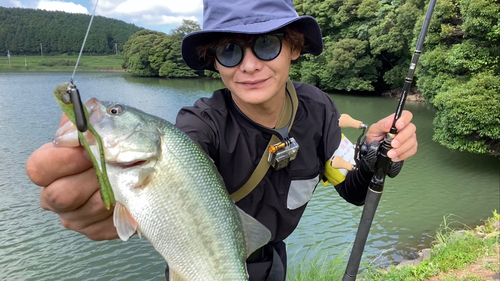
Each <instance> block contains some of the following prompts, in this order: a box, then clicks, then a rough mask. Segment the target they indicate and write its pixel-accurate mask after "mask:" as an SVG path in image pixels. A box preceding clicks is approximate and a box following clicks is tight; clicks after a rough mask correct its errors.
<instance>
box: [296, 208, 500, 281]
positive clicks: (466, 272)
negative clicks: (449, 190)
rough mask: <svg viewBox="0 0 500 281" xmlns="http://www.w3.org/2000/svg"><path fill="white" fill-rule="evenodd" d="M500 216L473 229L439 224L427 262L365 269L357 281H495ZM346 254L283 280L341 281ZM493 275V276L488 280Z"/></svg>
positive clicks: (499, 267)
mask: <svg viewBox="0 0 500 281" xmlns="http://www.w3.org/2000/svg"><path fill="white" fill-rule="evenodd" d="M499 221H500V215H499V214H498V213H497V212H496V211H494V212H493V216H492V217H491V218H489V219H488V220H486V221H485V223H484V225H482V226H478V227H476V228H474V229H470V228H466V229H451V228H450V227H449V225H450V224H449V222H447V221H446V219H445V221H444V222H443V225H442V226H441V228H440V229H439V230H438V232H437V235H436V236H435V241H434V243H433V244H432V245H431V255H430V258H429V259H424V260H423V261H422V262H421V263H420V264H418V265H416V266H404V267H400V266H391V268H390V269H381V268H373V267H372V268H369V269H368V270H367V271H365V272H361V273H360V274H359V275H358V280H370V281H418V280H421V281H462V280H463V281H465V280H470V281H482V280H498V279H493V278H497V276H498V273H499V272H500V253H499V248H500V238H499V237H500V231H499V226H498V224H499ZM348 254H349V253H341V255H340V256H338V257H337V258H335V259H333V260H332V259H330V260H327V259H321V258H316V259H314V260H312V261H306V260H304V261H303V262H302V263H300V264H298V265H295V266H294V267H292V268H291V269H290V270H289V273H288V276H287V281H299V280H300V281H316V280H318V281H319V280H325V281H326V280H342V277H343V275H344V271H345V267H346V264H345V262H344V261H343V260H347V258H346V257H347V256H348ZM492 276H495V277H492Z"/></svg>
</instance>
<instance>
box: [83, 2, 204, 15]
mask: <svg viewBox="0 0 500 281" xmlns="http://www.w3.org/2000/svg"><path fill="white" fill-rule="evenodd" d="M93 2H94V3H95V1H93ZM202 9H203V3H202V0H147V1H145V0H101V1H100V2H99V5H98V10H100V11H101V12H103V13H109V14H121V15H127V14H138V13H146V14H148V13H153V14H157V13H159V12H160V13H161V12H164V13H166V15H167V16H170V15H171V14H174V15H175V14H191V15H193V14H194V13H196V12H199V11H201V10H202Z"/></svg>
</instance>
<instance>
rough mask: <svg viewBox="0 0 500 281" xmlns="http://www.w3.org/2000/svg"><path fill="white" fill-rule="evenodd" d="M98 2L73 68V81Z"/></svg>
mask: <svg viewBox="0 0 500 281" xmlns="http://www.w3.org/2000/svg"><path fill="white" fill-rule="evenodd" d="M98 3H99V0H97V1H96V2H95V5H94V11H93V12H92V16H91V17H90V23H89V27H87V33H85V38H84V39H83V44H82V48H81V49H80V54H79V55H78V59H77V60H76V65H75V69H74V70H73V75H72V76H71V81H73V78H74V77H75V72H76V68H77V67H78V62H80V57H81V56H82V52H83V48H84V47H85V42H86V41H87V36H88V35H89V31H90V26H92V21H93V20H94V15H95V10H96V9H97V4H98Z"/></svg>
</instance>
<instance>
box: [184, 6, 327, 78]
mask: <svg viewBox="0 0 500 281" xmlns="http://www.w3.org/2000/svg"><path fill="white" fill-rule="evenodd" d="M291 23H295V24H294V26H295V27H296V28H298V29H299V30H300V31H301V32H302V33H303V34H304V39H305V42H304V43H305V46H306V47H305V48H303V50H302V53H310V54H313V55H319V54H320V53H321V51H322V50H323V40H322V37H321V29H320V28H319V25H318V22H317V21H316V20H315V19H314V18H313V17H311V16H300V17H299V15H298V14H297V12H296V11H295V8H294V6H293V1H292V0H230V1H222V0H204V1H203V30H201V31H196V32H193V33H190V34H188V35H186V36H185V37H184V38H183V40H182V45H181V50H182V58H183V59H184V62H186V64H187V65H188V66H189V67H191V68H192V69H196V70H202V69H209V70H215V69H214V66H213V63H212V62H209V61H207V60H206V59H204V58H200V57H199V56H198V54H197V53H198V52H197V47H198V46H200V45H201V44H204V43H206V42H208V41H209V40H210V38H211V37H212V36H213V35H214V34H215V33H242V34H264V33H268V32H271V31H274V30H277V29H280V28H282V27H284V26H286V25H289V24H291Z"/></svg>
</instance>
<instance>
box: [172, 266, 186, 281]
mask: <svg viewBox="0 0 500 281" xmlns="http://www.w3.org/2000/svg"><path fill="white" fill-rule="evenodd" d="M168 276H169V281H188V280H189V279H187V278H186V277H184V276H182V275H181V274H180V273H179V272H177V271H175V270H172V268H170V269H169V272H168Z"/></svg>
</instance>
